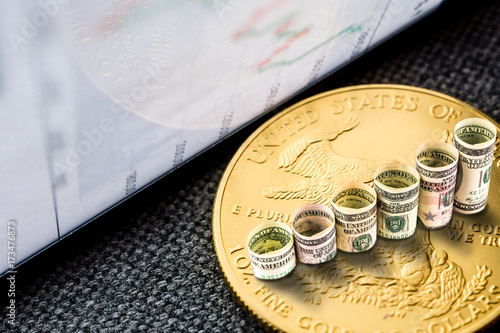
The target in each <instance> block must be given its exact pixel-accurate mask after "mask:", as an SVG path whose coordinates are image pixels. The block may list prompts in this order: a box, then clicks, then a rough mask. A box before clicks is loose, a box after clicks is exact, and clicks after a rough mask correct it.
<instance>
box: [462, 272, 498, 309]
mask: <svg viewBox="0 0 500 333" xmlns="http://www.w3.org/2000/svg"><path fill="white" fill-rule="evenodd" d="M477 271H478V272H477V274H476V275H474V276H473V277H472V279H471V280H470V281H469V282H467V284H466V285H465V288H464V291H463V294H462V297H461V298H459V299H458V300H457V303H455V306H454V307H453V310H455V311H458V310H460V309H461V308H463V307H465V303H466V302H468V301H473V300H475V299H476V296H475V294H479V293H480V292H481V291H483V290H484V288H485V287H486V284H487V283H488V280H487V278H488V276H490V275H491V270H490V269H488V268H487V267H486V266H479V265H478V266H477Z"/></svg>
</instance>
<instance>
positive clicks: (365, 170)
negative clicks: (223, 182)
mask: <svg viewBox="0 0 500 333" xmlns="http://www.w3.org/2000/svg"><path fill="white" fill-rule="evenodd" d="M358 124H359V120H358V118H357V117H356V116H354V117H350V118H348V119H346V120H344V121H340V122H337V123H334V124H329V125H328V126H323V127H320V128H318V129H317V130H315V131H313V132H312V133H311V134H310V135H309V136H307V137H302V138H300V139H298V140H296V141H295V142H293V143H292V144H291V145H290V146H289V147H288V148H286V149H285V150H284V151H283V152H281V153H280V155H279V159H278V169H281V170H283V171H284V172H288V173H290V174H294V175H298V176H301V177H304V178H305V180H302V181H299V182H296V183H291V184H285V185H281V186H274V187H267V188H264V189H263V191H262V193H263V195H264V196H265V197H267V198H273V199H286V200H289V199H304V200H305V201H306V202H307V203H322V204H328V203H329V201H330V200H331V197H332V195H333V192H334V191H335V188H336V187H337V186H338V185H340V184H342V183H344V182H347V181H358V182H363V183H371V182H373V173H374V172H375V170H376V169H377V168H378V167H379V166H381V165H383V164H385V163H388V162H389V161H375V160H368V159H362V158H356V157H347V156H341V155H339V154H337V153H336V152H335V151H333V149H332V148H331V146H330V141H332V140H335V139H336V138H337V137H338V136H339V135H341V134H342V133H344V132H346V131H349V130H351V129H353V128H354V127H356V126H357V125H358Z"/></svg>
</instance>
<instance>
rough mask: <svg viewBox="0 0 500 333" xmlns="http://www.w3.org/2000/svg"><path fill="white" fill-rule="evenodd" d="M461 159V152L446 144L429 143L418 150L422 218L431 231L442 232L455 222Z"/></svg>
mask: <svg viewBox="0 0 500 333" xmlns="http://www.w3.org/2000/svg"><path fill="white" fill-rule="evenodd" d="M458 158H459V154H458V150H457V149H456V148H455V147H453V146H452V145H450V144H448V143H444V142H426V143H423V144H422V145H420V147H418V149H417V158H416V168H417V171H418V172H419V174H420V195H419V204H418V217H419V218H420V221H422V223H423V224H424V225H425V226H426V227H427V228H429V229H436V228H442V227H444V226H446V225H447V224H448V223H449V222H450V220H451V214H452V213H453V197H454V195H455V182H456V178H457V169H458Z"/></svg>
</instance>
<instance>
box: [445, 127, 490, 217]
mask: <svg viewBox="0 0 500 333" xmlns="http://www.w3.org/2000/svg"><path fill="white" fill-rule="evenodd" d="M495 137H496V128H495V126H494V125H493V124H492V123H491V122H489V121H487V120H485V119H481V118H468V119H464V120H462V121H461V122H459V123H458V124H457V125H456V126H455V133H454V143H455V147H456V148H457V149H458V151H459V152H460V162H459V164H458V174H457V183H456V187H455V202H454V206H455V210H456V211H457V212H459V213H462V214H474V213H478V212H480V211H482V210H483V209H484V207H485V206H486V200H487V198H488V189H489V186H490V176H491V165H492V163H493V151H494V149H495Z"/></svg>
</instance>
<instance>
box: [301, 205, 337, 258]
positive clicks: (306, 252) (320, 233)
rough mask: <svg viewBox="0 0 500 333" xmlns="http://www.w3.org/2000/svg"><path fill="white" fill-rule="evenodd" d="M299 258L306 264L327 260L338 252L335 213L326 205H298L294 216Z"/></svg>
mask: <svg viewBox="0 0 500 333" xmlns="http://www.w3.org/2000/svg"><path fill="white" fill-rule="evenodd" d="M292 230H293V235H294V239H295V250H296V255H297V259H298V260H299V261H300V262H302V263H305V264H320V263H323V262H326V261H328V260H330V259H332V258H333V257H335V254H336V253H337V242H336V237H335V215H333V212H332V210H331V209H330V208H328V207H327V206H325V205H320V204H311V205H303V206H300V207H298V208H297V209H296V210H295V212H294V213H293V216H292Z"/></svg>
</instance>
